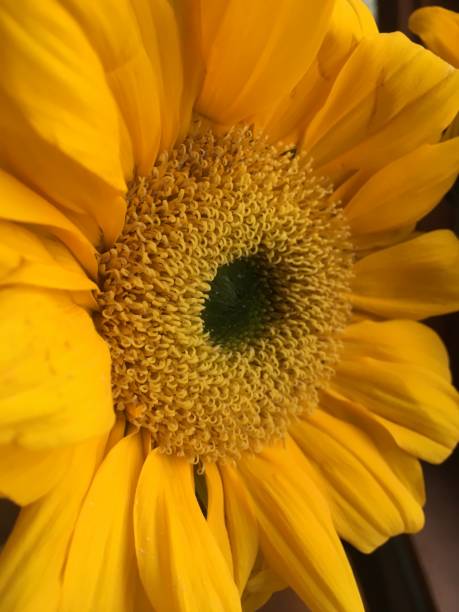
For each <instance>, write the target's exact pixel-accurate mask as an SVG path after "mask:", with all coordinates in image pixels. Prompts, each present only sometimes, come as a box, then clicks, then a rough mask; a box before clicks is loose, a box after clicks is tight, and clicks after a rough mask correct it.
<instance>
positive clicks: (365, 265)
mask: <svg viewBox="0 0 459 612" xmlns="http://www.w3.org/2000/svg"><path fill="white" fill-rule="evenodd" d="M351 301H352V303H353V305H354V306H355V307H356V308H358V309H360V310H365V311H367V312H371V313H374V314H377V315H379V316H382V317H387V318H392V317H393V318H397V317H399V318H405V319H424V318H426V317H431V316H434V315H439V314H445V313H447V312H454V311H455V310H458V309H459V240H458V239H457V238H456V236H455V235H454V234H453V233H452V232H450V231H449V230H437V231H434V232H429V233H427V234H422V235H420V236H418V237H416V238H413V239H412V240H408V241H407V242H402V243H401V244H397V245H395V246H392V247H389V248H387V249H384V250H382V251H378V252H376V253H372V254H371V255H368V256H367V257H364V258H363V259H361V260H360V261H358V262H357V263H356V264H355V278H354V281H353V285H352V295H351Z"/></svg>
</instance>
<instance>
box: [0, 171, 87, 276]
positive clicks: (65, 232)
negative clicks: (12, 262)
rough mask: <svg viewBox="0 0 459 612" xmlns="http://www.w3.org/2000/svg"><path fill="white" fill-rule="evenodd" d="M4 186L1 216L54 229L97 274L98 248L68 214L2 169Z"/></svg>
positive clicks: (7, 219)
mask: <svg viewBox="0 0 459 612" xmlns="http://www.w3.org/2000/svg"><path fill="white" fill-rule="evenodd" d="M0 189H1V192H2V198H1V201H0V219H4V220H6V221H15V222H18V223H26V224H27V225H28V226H37V228H39V229H40V230H42V231H43V230H45V231H48V232H50V233H51V234H52V235H54V236H56V237H57V238H59V239H60V240H62V242H63V243H64V244H65V245H66V246H67V247H68V248H69V249H70V251H72V253H73V254H74V255H75V257H76V258H77V259H78V260H79V261H80V262H81V264H82V265H83V266H84V267H85V269H86V270H87V271H88V272H89V274H90V275H91V277H92V278H95V277H96V275H97V261H96V258H95V249H94V247H93V246H92V244H91V243H90V242H89V241H88V239H87V238H85V236H84V235H83V234H82V232H81V231H80V230H79V229H78V228H77V227H76V226H75V225H74V224H73V223H72V222H71V221H69V219H68V218H67V217H66V216H65V215H63V214H62V213H61V212H59V211H58V210H57V208H55V207H54V206H52V205H51V204H49V202H47V201H46V200H44V199H43V198H41V197H40V196H39V195H37V194H36V193H34V192H33V191H32V190H30V189H28V188H27V187H26V186H25V185H23V184H22V183H21V182H20V181H18V180H16V179H15V178H14V177H12V176H11V175H10V174H8V173H6V172H4V171H3V170H1V169H0ZM29 229H30V227H29Z"/></svg>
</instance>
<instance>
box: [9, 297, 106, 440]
mask: <svg viewBox="0 0 459 612" xmlns="http://www.w3.org/2000/svg"><path fill="white" fill-rule="evenodd" d="M0 313H1V316H0V347H1V348H0V388H1V389H2V394H1V396H0V439H1V443H2V444H5V443H9V442H16V443H17V444H19V445H21V446H25V447H27V448H29V449H44V448H53V447H59V446H63V445H66V444H71V443H75V442H79V441H82V440H85V439H87V438H90V437H92V436H96V435H100V434H102V433H104V432H106V431H108V430H109V429H110V427H111V425H112V423H113V421H114V415H113V407H112V398H111V385H110V355H109V351H108V347H107V346H106V344H105V342H104V341H103V340H102V338H101V337H100V336H99V335H98V334H97V332H96V330H95V329H94V325H93V322H92V320H91V318H90V317H89V315H88V314H87V313H86V312H85V311H84V310H83V309H82V308H80V307H79V306H77V305H75V304H74V303H73V302H72V300H71V298H70V297H69V296H68V295H66V294H65V293H63V292H57V291H50V290H39V289H34V288H26V287H17V288H5V289H2V290H1V291H0Z"/></svg>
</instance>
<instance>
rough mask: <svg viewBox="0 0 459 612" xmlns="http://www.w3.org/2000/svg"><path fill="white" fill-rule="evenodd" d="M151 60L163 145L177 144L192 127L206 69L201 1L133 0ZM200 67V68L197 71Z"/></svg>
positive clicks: (162, 146)
mask: <svg viewBox="0 0 459 612" xmlns="http://www.w3.org/2000/svg"><path fill="white" fill-rule="evenodd" d="M131 3H132V6H133V9H134V11H135V14H136V16H137V21H138V24H139V28H140V31H141V34H142V39H143V44H144V46H145V48H146V51H147V53H148V56H149V58H150V62H151V64H152V66H153V68H154V71H155V75H156V79H157V82H158V95H159V108H160V117H161V145H160V147H161V149H162V150H164V149H167V148H169V147H171V146H173V145H174V143H175V141H176V139H177V136H178V135H179V132H182V135H183V131H186V130H187V129H188V123H189V120H190V118H191V109H192V106H193V103H194V100H195V98H196V93H197V85H198V83H197V82H196V74H197V73H200V72H201V70H202V62H201V60H200V59H199V50H198V49H194V48H193V47H190V46H189V42H190V40H196V31H197V29H196V25H197V23H195V22H197V21H198V19H199V7H197V6H196V4H197V3H195V2H190V1H189V0H183V1H181V2H168V1H167V0H156V1H155V2H151V0H131ZM196 71H197V72H196Z"/></svg>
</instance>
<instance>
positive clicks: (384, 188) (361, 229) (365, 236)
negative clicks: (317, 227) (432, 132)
mask: <svg viewBox="0 0 459 612" xmlns="http://www.w3.org/2000/svg"><path fill="white" fill-rule="evenodd" d="M458 172H459V138H454V139H452V140H448V141H446V142H443V143H440V144H434V145H423V146H421V147H418V148H417V149H415V150H414V151H412V152H410V153H408V154H407V155H405V156H403V157H400V158H399V159H396V160H395V161H393V162H392V163H389V164H388V165H387V166H384V167H383V168H382V169H381V170H379V171H378V172H376V173H375V174H373V175H372V176H371V177H370V179H369V180H368V181H367V182H366V183H365V184H364V185H363V186H362V187H361V189H359V190H358V191H357V193H356V194H355V195H354V196H353V197H352V198H351V200H350V201H349V202H348V204H347V205H346V208H345V212H346V217H347V219H348V220H349V223H350V226H351V231H352V241H353V243H354V244H355V245H357V246H360V247H364V248H365V247H367V248H368V246H369V245H372V244H374V242H375V241H377V240H378V236H379V237H380V236H381V235H382V233H384V232H394V231H395V230H400V229H404V228H411V227H413V226H414V225H415V224H416V223H417V222H418V221H419V220H420V219H421V218H422V217H423V216H424V215H426V214H427V213H428V212H430V211H431V210H432V209H433V208H434V206H436V204H438V202H439V201H440V200H441V198H442V196H443V195H444V194H445V193H446V192H447V191H448V190H449V189H450V187H451V186H452V185H453V184H454V181H455V180H456V177H457V174H458Z"/></svg>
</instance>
